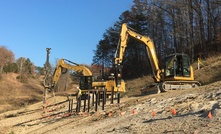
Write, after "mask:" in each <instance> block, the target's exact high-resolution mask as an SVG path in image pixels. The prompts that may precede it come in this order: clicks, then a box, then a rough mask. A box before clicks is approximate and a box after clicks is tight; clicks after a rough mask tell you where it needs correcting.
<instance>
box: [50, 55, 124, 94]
mask: <svg viewBox="0 0 221 134" xmlns="http://www.w3.org/2000/svg"><path fill="white" fill-rule="evenodd" d="M67 70H73V71H76V72H79V73H81V74H82V76H80V82H79V88H80V89H81V90H82V91H84V90H86V91H88V90H91V89H95V88H96V89H102V88H105V89H106V92H107V94H109V93H111V91H112V89H114V92H116V91H118V90H117V87H116V86H115V85H116V84H115V80H114V77H113V78H112V79H110V80H107V81H102V82H94V78H93V76H92V72H91V71H90V69H89V68H87V67H86V66H84V65H79V64H77V63H74V62H72V61H70V60H67V59H60V60H59V61H58V63H57V65H56V68H55V70H54V73H53V80H52V84H51V89H54V88H55V86H56V84H57V82H58V80H59V78H60V75H61V73H65V72H67ZM121 85H122V86H121V88H120V90H119V92H125V83H124V81H122V82H121Z"/></svg>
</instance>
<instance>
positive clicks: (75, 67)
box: [52, 59, 92, 88]
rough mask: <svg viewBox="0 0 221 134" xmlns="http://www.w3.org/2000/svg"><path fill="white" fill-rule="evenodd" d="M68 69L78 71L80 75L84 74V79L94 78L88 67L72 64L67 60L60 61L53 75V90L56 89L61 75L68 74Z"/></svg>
mask: <svg viewBox="0 0 221 134" xmlns="http://www.w3.org/2000/svg"><path fill="white" fill-rule="evenodd" d="M65 61H67V62H69V63H72V64H73V65H71V64H68V63H66V62H65ZM68 69H69V70H73V71H76V72H80V73H82V75H83V76H84V77H87V76H88V77H91V76H92V72H91V71H90V70H89V69H88V68H87V67H85V66H83V65H79V64H76V63H74V62H71V61H69V60H66V59H60V60H59V61H58V63H57V65H56V68H55V71H54V74H53V82H52V88H54V86H55V85H56V84H57V82H58V80H59V78H60V75H61V73H64V72H66V71H67V70H68Z"/></svg>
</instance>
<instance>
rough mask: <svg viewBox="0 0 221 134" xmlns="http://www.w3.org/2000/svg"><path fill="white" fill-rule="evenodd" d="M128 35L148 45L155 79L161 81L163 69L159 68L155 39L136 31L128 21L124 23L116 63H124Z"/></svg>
mask: <svg viewBox="0 0 221 134" xmlns="http://www.w3.org/2000/svg"><path fill="white" fill-rule="evenodd" d="M128 36H131V37H133V38H134V39H136V40H138V41H140V42H142V43H143V44H144V45H145V46H146V48H147V53H148V55H149V58H150V62H151V66H152V69H153V73H154V79H155V81H156V82H160V81H161V80H162V78H161V76H160V73H161V70H160V68H159V62H158V58H157V55H156V50H155V46H154V43H153V41H152V40H151V39H150V38H149V37H146V36H143V35H140V34H138V33H136V32H135V31H133V30H132V29H131V28H129V27H128V26H127V24H126V23H124V24H122V28H121V33H120V40H119V46H118V52H117V53H116V54H118V56H117V55H115V64H121V63H122V60H123V56H124V51H125V49H126V47H127V40H128Z"/></svg>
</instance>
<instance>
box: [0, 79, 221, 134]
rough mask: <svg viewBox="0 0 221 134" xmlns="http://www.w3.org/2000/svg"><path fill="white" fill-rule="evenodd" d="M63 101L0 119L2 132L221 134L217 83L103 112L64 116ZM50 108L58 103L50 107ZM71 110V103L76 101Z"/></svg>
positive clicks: (130, 101)
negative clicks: (45, 107)
mask: <svg viewBox="0 0 221 134" xmlns="http://www.w3.org/2000/svg"><path fill="white" fill-rule="evenodd" d="M66 100H67V98H66V97H61V96H57V97H55V98H52V99H50V100H49V101H48V102H47V103H48V106H49V107H48V108H47V109H43V108H42V103H41V102H40V103H36V104H34V105H30V106H27V107H26V108H23V109H19V110H14V111H9V112H5V113H2V114H1V115H0V130H1V131H0V133H4V134H5V133H15V134H24V133H36V134H38V133H47V134H56V133H58V134H59V133H62V134H70V133H76V134H81V133H84V134H85V133H88V134H106V133H109V134H118V133H125V134H131V133H133V134H136V133H137V134H142V133H143V134H146V133H156V134H157V133H171V134H182V133H184V134H208V133H220V132H221V81H219V82H215V83H212V84H209V85H205V86H201V87H199V88H195V89H186V90H173V91H169V92H165V93H160V94H150V95H143V96H137V97H130V98H122V99H121V103H120V104H117V103H116V101H114V104H110V102H109V101H107V104H106V105H105V109H104V110H101V107H99V109H98V111H97V112H95V111H94V107H91V109H90V112H82V111H83V107H82V108H81V112H79V113H76V112H75V109H74V111H73V113H72V114H68V102H65V101H66ZM50 104H56V105H53V106H50ZM74 108H75V102H74Z"/></svg>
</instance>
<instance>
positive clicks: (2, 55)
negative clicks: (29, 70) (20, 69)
mask: <svg viewBox="0 0 221 134" xmlns="http://www.w3.org/2000/svg"><path fill="white" fill-rule="evenodd" d="M14 59H15V58H14V53H13V52H12V51H10V50H8V49H7V48H6V47H5V46H0V74H2V72H3V67H4V66H5V65H7V64H8V63H11V62H13V61H14Z"/></svg>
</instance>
